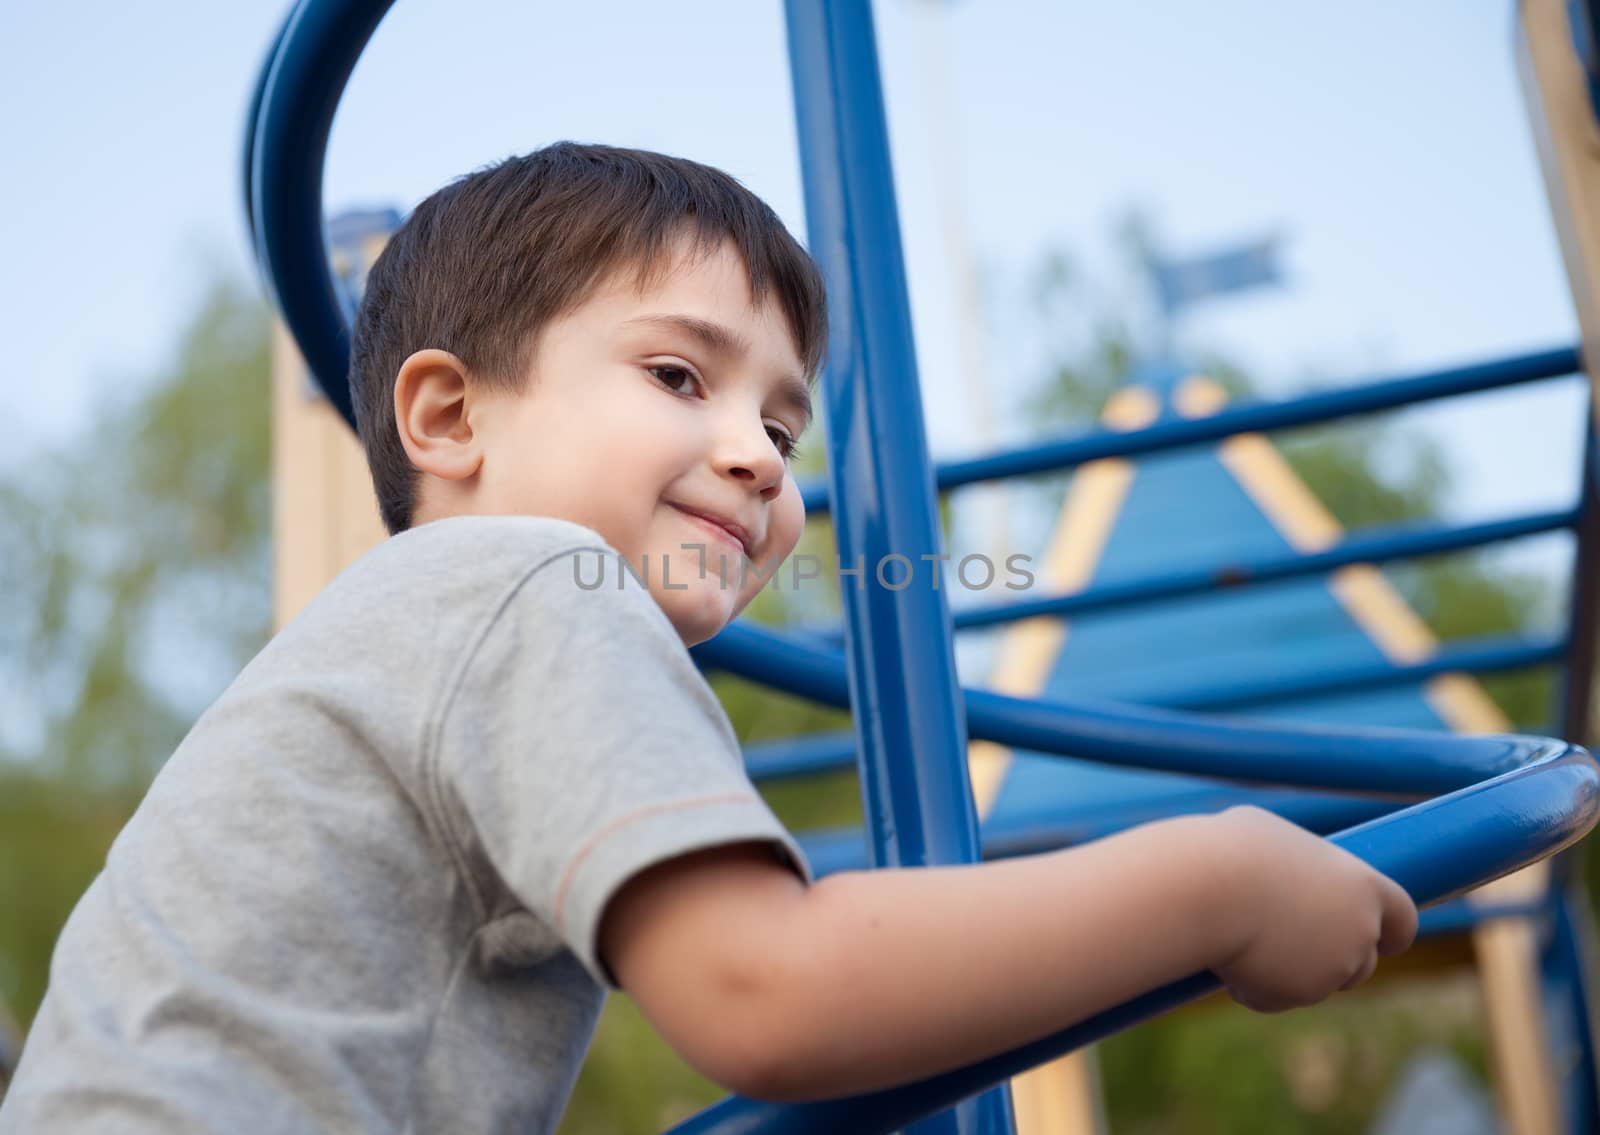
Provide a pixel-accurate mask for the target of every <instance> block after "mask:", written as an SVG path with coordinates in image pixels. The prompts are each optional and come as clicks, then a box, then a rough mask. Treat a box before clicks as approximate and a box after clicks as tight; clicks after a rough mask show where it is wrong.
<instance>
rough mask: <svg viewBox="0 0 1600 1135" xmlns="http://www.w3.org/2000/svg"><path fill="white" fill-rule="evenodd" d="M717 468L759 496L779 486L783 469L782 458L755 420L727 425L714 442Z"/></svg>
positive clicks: (762, 427) (761, 424) (765, 428)
mask: <svg viewBox="0 0 1600 1135" xmlns="http://www.w3.org/2000/svg"><path fill="white" fill-rule="evenodd" d="M717 466H718V469H719V471H720V472H722V473H724V474H725V475H727V476H730V477H733V478H735V479H736V480H739V481H744V482H748V483H749V484H750V485H751V487H753V488H756V489H758V490H759V491H761V492H763V493H768V494H770V493H773V492H775V491H776V490H777V489H779V488H781V487H782V485H783V478H784V474H785V473H786V472H787V469H786V468H785V464H784V460H783V456H782V454H780V453H779V452H778V447H777V445H776V444H775V443H774V442H773V440H772V438H771V437H770V436H769V435H768V433H767V427H766V426H765V424H763V423H762V421H761V420H760V419H759V418H757V419H755V421H754V423H753V424H752V423H751V422H750V421H749V420H748V419H746V420H744V421H741V422H737V423H730V424H729V425H728V427H727V428H726V429H725V430H723V432H722V434H721V435H720V437H719V439H718V449H717Z"/></svg>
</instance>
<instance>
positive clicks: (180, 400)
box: [0, 281, 270, 1024]
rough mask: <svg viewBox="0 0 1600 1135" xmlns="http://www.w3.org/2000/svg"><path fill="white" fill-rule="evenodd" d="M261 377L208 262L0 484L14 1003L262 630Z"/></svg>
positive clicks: (2, 793)
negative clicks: (165, 328) (129, 362)
mask: <svg viewBox="0 0 1600 1135" xmlns="http://www.w3.org/2000/svg"><path fill="white" fill-rule="evenodd" d="M268 382H269V365H268V319H267V314H266V311H265V309H264V308H263V307H262V305H261V304H260V302H259V301H258V300H256V299H255V298H253V297H252V296H250V295H248V294H246V293H245V292H244V291H242V290H241V289H240V288H239V287H238V286H237V285H235V284H233V283H230V282H227V281H217V282H216V283H214V284H213V285H212V286H211V287H210V289H209V290H208V292H207V294H206V297H205V299H204V302H203V303H202V305H201V306H200V309H199V311H198V312H197V313H196V315H195V316H194V318H193V319H192V320H191V321H190V323H189V325H188V327H187V328H186V330H185V332H184V334H183V337H182V340H181V344H180V346H179V349H178V351H177V353H176V357H175V359H174V361H173V363H172V365H171V366H170V367H169V368H165V369H164V370H163V371H162V372H161V373H159V374H157V375H155V376H152V378H151V379H150V380H148V381H145V382H139V383H133V384H130V385H129V386H128V387H127V388H126V390H125V393H123V394H122V395H120V396H113V397H111V398H110V399H108V400H107V403H106V404H105V405H104V406H103V407H102V408H101V410H100V411H99V412H98V413H97V414H96V416H95V418H94V420H93V421H92V422H91V423H90V424H89V426H88V427H87V428H86V429H85V430H84V431H83V432H82V433H81V434H80V435H79V436H78V437H76V438H74V439H73V440H72V441H71V442H70V443H68V444H65V445H62V446H60V447H59V448H57V449H54V450H50V451H46V452H41V453H37V454H33V455H30V456H29V457H28V458H26V460H25V461H23V462H22V463H20V464H19V466H18V468H17V470H16V471H15V472H14V474H13V475H12V476H11V477H10V478H9V479H8V480H7V481H6V482H5V483H3V484H0V542H3V544H4V546H5V548H6V556H5V558H4V560H3V566H0V582H3V584H4V587H3V589H0V594H3V595H4V596H5V600H4V602H3V604H0V611H3V612H4V614H3V621H0V636H3V642H4V649H0V670H3V678H0V688H4V689H7V690H10V691H12V702H11V704H10V705H9V706H8V713H7V715H6V717H7V729H6V732H4V733H0V910H4V911H5V912H6V917H5V918H3V919H0V1000H4V1001H6V1002H9V1003H10V1004H11V1005H12V1007H13V1009H14V1010H15V1013H16V1016H17V1017H18V1020H19V1022H21V1023H24V1024H25V1023H26V1022H27V1021H28V1020H29V1019H31V1017H32V1016H33V1013H34V1010H35V1008H36V1007H37V1005H38V1002H39V998H40V997H41V995H42V994H43V989H44V982H45V973H46V967H47V964H48V961H49V955H50V950H51V948H52V947H53V945H54V942H55V938H56V935H57V933H58V932H59V931H60V927H61V924H62V923H63V922H64V921H65V919H66V915H67V913H68V912H69V911H70V910H71V908H72V905H73V904H74V903H75V902H76V901H77V898H78V896H79V894H80V893H81V892H82V891H83V888H84V887H85V886H86V885H87V884H88V882H89V880H90V879H91V878H93V876H94V874H95V873H96V872H97V871H98V870H99V868H100V865H101V863H102V862H103V861H104V857H105V852H106V849H107V848H108V847H109V845H110V842H111V840H112V838H113V837H114V836H115V834H116V832H117V831H118V830H119V829H120V828H121V826H122V824H123V823H124V821H125V820H126V818H127V816H128V815H129V814H130V813H131V811H132V809H133V807H134V805H135V804H136V803H137V801H138V799H139V796H140V795H141V793H142V792H143V790H144V788H145V786H146V785H147V784H148V783H149V780H150V777H151V776H152V775H154V773H155V771H156V770H157V769H158V768H159V767H160V765H161V762H162V761H163V760H164V759H165V758H166V756H167V755H168V754H169V753H170V752H171V751H172V749H173V748H174V747H175V746H176V744H177V743H178V741H179V740H180V739H181V738H182V736H183V734H184V732H185V731H186V730H187V728H188V726H189V723H190V722H191V721H192V720H193V718H194V717H195V715H196V714H198V712H199V711H200V710H201V709H202V708H204V706H205V704H206V703H207V702H208V701H209V700H210V699H211V698H212V697H214V696H215V695H216V694H217V693H218V692H219V691H220V690H221V688H222V686H223V685H224V684H225V683H226V682H228V681H229V680H231V678H232V677H233V675H234V674H235V673H236V672H237V671H238V670H239V668H240V667H241V666H243V664H244V663H245V662H246V661H247V660H248V659H249V657H250V656H251V655H252V654H253V653H254V652H255V651H256V650H257V649H258V648H259V647H260V645H261V644H262V643H263V642H264V641H265V640H266V636H267V631H268V620H269V617H270V610H269V604H270V595H269V588H268V575H267V573H268V570H269V564H270V556H269V550H270V549H269V546H268V540H269V539H270V525H269V500H268V484H267V462H268V451H269V440H268V430H267V405H268V402H267V394H268Z"/></svg>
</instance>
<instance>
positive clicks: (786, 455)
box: [767, 426, 800, 461]
mask: <svg viewBox="0 0 1600 1135" xmlns="http://www.w3.org/2000/svg"><path fill="white" fill-rule="evenodd" d="M767 436H768V437H770V438H771V439H772V444H773V445H775V446H777V447H778V452H779V454H781V455H782V456H783V459H784V460H785V461H793V460H794V459H795V458H797V457H799V456H800V447H799V446H798V445H796V444H795V440H794V438H792V437H790V436H789V431H788V430H785V429H779V428H778V427H777V426H768V427H767Z"/></svg>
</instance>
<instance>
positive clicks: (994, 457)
mask: <svg viewBox="0 0 1600 1135" xmlns="http://www.w3.org/2000/svg"><path fill="white" fill-rule="evenodd" d="M1579 366H1580V362H1579V358H1578V350H1577V348H1576V347H1561V348H1558V349H1555V350H1550V351H1541V352H1539V353H1537V354H1530V355H1519V356H1517V357H1515V358H1509V359H1501V360H1498V361H1496V362H1492V363H1480V364H1477V365H1474V366H1467V367H1456V368H1453V369H1450V370H1440V371H1430V372H1428V373H1426V374H1420V375H1414V376H1412V377H1409V378H1396V379H1389V380H1387V381H1383V382H1375V383H1372V384H1371V385H1367V386H1360V387H1357V388H1355V389H1353V390H1333V391H1328V392H1326V393H1323V394H1310V395H1307V396H1305V397H1303V398H1297V399H1294V400H1293V401H1288V402H1259V403H1253V404H1242V405H1238V406H1233V407H1231V408H1229V409H1226V410H1223V411H1222V412H1221V413H1219V414H1214V415H1212V416H1210V417H1206V418H1169V419H1166V420H1163V421H1160V422H1157V423H1156V424H1155V425H1153V426H1146V427H1145V428H1144V429H1139V430H1129V431H1127V432H1125V433H1116V432H1111V431H1096V432H1094V433H1089V434H1079V435H1076V436H1068V437H1062V438H1057V439H1056V440H1054V441H1046V442H1042V443H1039V444H1036V445H1029V446H1023V447H1022V448H1020V449H1014V450H1009V451H1006V452H1002V453H995V454H990V455H987V456H984V457H974V458H970V459H967V460H963V461H948V462H945V463H943V464H941V465H939V466H937V467H936V468H935V470H934V482H935V484H936V485H937V487H938V490H939V491H940V492H944V491H945V490H948V489H954V488H957V487H959V486H961V485H971V484H977V483H979V482H982V481H998V480H1002V479H1004V478H1006V477H1025V476H1028V475H1030V474H1033V473H1049V472H1052V471H1054V470H1057V469H1067V468H1071V467H1072V466H1075V465H1082V464H1083V463H1084V462H1086V461H1097V460H1099V459H1100V458H1102V457H1138V456H1142V455H1144V454H1148V453H1161V452H1165V451H1167V450H1173V449H1181V448H1183V447H1184V446H1190V445H1201V444H1204V443H1205V442H1212V441H1221V440H1222V439H1223V438H1227V437H1232V436H1233V435H1235V434H1242V433H1262V432H1265V431H1268V430H1281V429H1288V428H1290V427H1291V426H1307V425H1315V424H1317V423H1320V422H1331V421H1337V420H1338V419H1340V418H1349V417H1354V416H1356V415H1359V414H1371V413H1376V412H1377V411H1380V410H1393V409H1397V408H1399V407H1401V406H1410V405H1414V404H1416V403H1418V402H1428V401H1432V400H1434V399H1438V398H1448V397H1450V396H1452V395H1456V394H1471V393H1474V392H1477V391H1482V390H1494V389H1496V388H1498V387H1502V386H1514V385H1517V384H1520V383H1524V382H1538V381H1540V380H1542V379H1547V378H1561V377H1564V376H1566V375H1570V374H1573V373H1574V372H1576V371H1577V370H1578V368H1579ZM802 495H803V497H804V500H805V503H806V511H807V512H808V513H815V512H826V511H827V510H828V488H827V486H826V485H825V484H823V483H822V482H818V481H813V482H810V483H808V484H807V485H805V486H804V487H803V488H802Z"/></svg>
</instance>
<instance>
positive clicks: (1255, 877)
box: [1212, 807, 1417, 1013]
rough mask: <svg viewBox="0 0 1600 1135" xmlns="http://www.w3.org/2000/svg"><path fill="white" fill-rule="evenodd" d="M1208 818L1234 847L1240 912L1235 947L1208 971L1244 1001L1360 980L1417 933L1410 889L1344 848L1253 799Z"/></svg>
mask: <svg viewBox="0 0 1600 1135" xmlns="http://www.w3.org/2000/svg"><path fill="white" fill-rule="evenodd" d="M1212 823H1214V824H1215V825H1216V828H1215V830H1216V834H1217V835H1218V836H1219V837H1220V838H1221V840H1222V841H1223V843H1224V846H1225V847H1227V848H1229V849H1231V853H1232V854H1231V855H1230V856H1227V857H1225V860H1224V861H1227V862H1231V867H1232V872H1233V874H1234V878H1235V879H1236V880H1238V882H1237V884H1236V886H1237V889H1238V892H1239V893H1238V896H1237V898H1238V903H1239V906H1238V911H1239V919H1240V922H1239V926H1238V931H1239V932H1238V935H1237V937H1234V938H1233V939H1232V942H1234V943H1237V946H1236V948H1235V949H1233V950H1232V951H1231V952H1230V953H1229V954H1228V956H1226V957H1225V958H1224V959H1223V960H1222V961H1221V962H1220V963H1218V964H1217V965H1214V966H1212V971H1213V972H1214V973H1215V974H1216V975H1217V976H1218V977H1219V978H1221V979H1222V982H1223V984H1225V985H1226V986H1227V988H1228V992H1229V993H1230V994H1231V995H1232V996H1233V999H1234V1000H1235V1001H1238V1002H1239V1003H1240V1004H1241V1005H1244V1006H1246V1007H1247V1008H1250V1009H1255V1010H1257V1011H1259V1012H1264V1013H1273V1012H1279V1011H1282V1010H1284V1009H1294V1008H1298V1007H1300V1006H1303V1005H1312V1004H1315V1003H1316V1002H1318V1001H1321V1000H1322V999H1323V998H1325V997H1327V996H1328V995H1329V994H1331V993H1336V992H1338V991H1340V990H1344V989H1350V988H1353V987H1354V986H1357V985H1359V984H1361V983H1362V982H1363V981H1365V980H1366V979H1367V978H1369V977H1370V976H1372V971H1373V969H1374V968H1375V967H1376V966H1377V964H1378V958H1379V957H1380V956H1388V955H1390V954H1398V953H1400V952H1401V951H1402V950H1404V949H1406V948H1407V947H1408V946H1410V945H1411V942H1412V939H1414V938H1415V937H1416V934H1417V908H1416V906H1415V904H1414V903H1412V901H1411V898H1410V896H1409V895H1407V894H1406V893H1405V891H1404V890H1402V889H1401V887H1400V885H1399V884H1398V883H1396V882H1395V881H1394V880H1393V879H1390V878H1389V877H1388V876H1386V875H1383V874H1381V873H1379V872H1378V871H1376V870H1374V869H1373V868H1371V867H1369V866H1367V864H1365V863H1363V862H1362V861H1361V860H1360V859H1357V858H1356V857H1355V856H1354V855H1351V854H1350V853H1349V852H1347V851H1345V850H1343V849H1342V848H1339V847H1336V846H1335V845H1333V844H1331V843H1329V842H1327V841H1326V840H1324V839H1321V838H1320V837H1318V836H1314V835H1312V834H1310V833H1309V832H1306V831H1304V830H1303V829H1301V828H1298V827H1296V826H1294V825H1293V824H1291V823H1289V822H1288V821H1287V820H1282V819H1279V818H1278V817H1277V816H1275V815H1273V814H1272V813H1271V812H1266V811H1263V810H1261V809H1259V808H1251V807H1241V808H1230V809H1228V810H1227V811H1225V812H1223V813H1221V814H1220V815H1218V816H1215V817H1213V818H1212ZM1224 893H1226V891H1225V892H1224Z"/></svg>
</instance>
